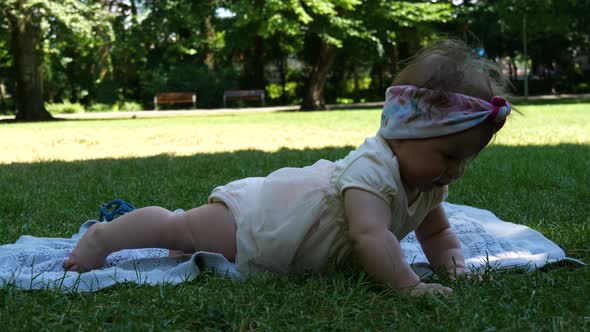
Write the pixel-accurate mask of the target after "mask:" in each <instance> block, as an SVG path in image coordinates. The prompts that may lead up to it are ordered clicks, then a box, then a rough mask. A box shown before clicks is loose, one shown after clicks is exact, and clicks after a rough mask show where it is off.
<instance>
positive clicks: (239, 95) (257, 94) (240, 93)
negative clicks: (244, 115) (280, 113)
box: [223, 90, 266, 107]
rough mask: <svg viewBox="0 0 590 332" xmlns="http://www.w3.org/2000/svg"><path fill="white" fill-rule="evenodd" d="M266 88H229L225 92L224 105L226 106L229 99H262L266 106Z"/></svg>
mask: <svg viewBox="0 0 590 332" xmlns="http://www.w3.org/2000/svg"><path fill="white" fill-rule="evenodd" d="M265 97H266V93H265V91H264V90H228V91H225V92H224V93H223V107H226V104H227V101H228V100H260V102H261V103H262V105H263V106H264V98H265Z"/></svg>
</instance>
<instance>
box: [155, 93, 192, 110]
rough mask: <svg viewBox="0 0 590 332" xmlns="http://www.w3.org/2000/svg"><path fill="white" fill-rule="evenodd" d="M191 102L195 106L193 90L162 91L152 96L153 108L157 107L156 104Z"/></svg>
mask: <svg viewBox="0 0 590 332" xmlns="http://www.w3.org/2000/svg"><path fill="white" fill-rule="evenodd" d="M189 103H192V104H193V108H196V107H197V94H196V93H193V92H163V93H158V94H156V95H155V96H154V109H156V110H157V109H158V104H189Z"/></svg>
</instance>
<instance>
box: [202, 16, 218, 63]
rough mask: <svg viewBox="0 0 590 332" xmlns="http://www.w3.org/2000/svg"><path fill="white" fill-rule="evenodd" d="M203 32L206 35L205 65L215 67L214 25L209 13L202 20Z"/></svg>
mask: <svg viewBox="0 0 590 332" xmlns="http://www.w3.org/2000/svg"><path fill="white" fill-rule="evenodd" d="M203 27H204V29H205V34H206V35H207V46H205V60H204V62H205V65H206V66H207V68H209V70H213V69H215V51H214V47H213V44H214V43H215V38H216V37H215V26H213V22H212V18H211V15H208V16H207V17H205V21H204V22H203Z"/></svg>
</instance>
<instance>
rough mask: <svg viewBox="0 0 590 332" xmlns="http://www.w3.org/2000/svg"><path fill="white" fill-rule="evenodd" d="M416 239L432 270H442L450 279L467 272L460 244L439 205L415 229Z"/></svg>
mask: <svg viewBox="0 0 590 332" xmlns="http://www.w3.org/2000/svg"><path fill="white" fill-rule="evenodd" d="M416 237H417V238H418V241H419V242H420V245H421V246H422V250H423V251H424V254H425V255H426V258H428V261H429V262H430V265H432V267H433V268H435V269H441V268H442V269H444V271H447V272H448V273H449V274H450V276H451V277H456V276H458V275H461V274H464V273H467V272H468V271H467V269H466V268H465V258H464V257H463V253H462V252H461V243H460V242H459V239H457V235H455V232H454V231H453V229H452V228H451V224H450V223H449V220H448V219H447V216H446V214H445V211H444V210H443V208H442V206H441V205H438V206H437V207H435V208H434V209H432V210H431V211H430V213H429V214H428V215H427V216H426V218H424V221H423V222H422V224H420V226H419V227H418V228H417V229H416Z"/></svg>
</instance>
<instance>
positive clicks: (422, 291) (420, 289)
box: [400, 282, 453, 296]
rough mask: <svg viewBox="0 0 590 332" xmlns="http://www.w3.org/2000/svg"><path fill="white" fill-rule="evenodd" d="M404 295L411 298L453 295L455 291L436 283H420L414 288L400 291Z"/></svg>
mask: <svg viewBox="0 0 590 332" xmlns="http://www.w3.org/2000/svg"><path fill="white" fill-rule="evenodd" d="M400 291H401V292H402V293H404V294H408V295H410V296H424V295H437V294H441V295H451V294H453V290H452V289H451V288H449V287H445V286H443V285H441V284H436V283H425V282H420V283H419V284H417V285H416V286H414V287H408V288H403V289H401V290H400Z"/></svg>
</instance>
